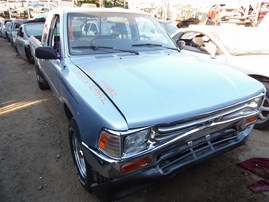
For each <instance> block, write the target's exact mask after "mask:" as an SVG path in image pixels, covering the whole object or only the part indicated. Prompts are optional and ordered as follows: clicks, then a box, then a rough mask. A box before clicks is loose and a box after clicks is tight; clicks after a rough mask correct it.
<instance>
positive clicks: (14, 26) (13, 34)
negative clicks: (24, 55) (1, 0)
mask: <svg viewBox="0 0 269 202" xmlns="http://www.w3.org/2000/svg"><path fill="white" fill-rule="evenodd" d="M24 22H25V20H12V24H11V27H10V31H9V33H8V34H9V35H8V37H9V41H10V42H11V45H12V46H15V40H16V37H17V32H18V30H19V27H20V26H21V24H23V23H24Z"/></svg>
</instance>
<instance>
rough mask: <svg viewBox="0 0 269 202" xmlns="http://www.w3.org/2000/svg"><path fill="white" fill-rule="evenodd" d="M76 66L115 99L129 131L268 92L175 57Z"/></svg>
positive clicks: (153, 55) (84, 61)
mask: <svg viewBox="0 0 269 202" xmlns="http://www.w3.org/2000/svg"><path fill="white" fill-rule="evenodd" d="M72 61H73V63H74V64H75V65H77V66H78V67H79V68H80V69H81V70H82V71H84V73H85V74H87V75H88V76H89V77H90V78H91V79H92V80H93V81H94V82H95V83H96V84H97V85H98V86H99V88H101V89H102V90H103V92H104V93H105V94H106V95H107V96H108V97H109V98H110V100H111V101H112V103H113V104H114V105H115V106H116V107H117V108H118V110H119V111H120V113H121V114H122V115H123V116H124V118H125V119H126V122H127V124H128V125H129V128H137V127H141V126H148V125H155V124H158V123H169V122H171V121H175V120H181V119H184V118H189V117H192V116H196V115H199V114H203V113H205V112H209V111H211V110H216V109H219V108H222V107H226V106H229V105H231V104H235V103H237V102H239V101H242V100H244V99H247V98H250V97H251V96H253V95H256V94H258V93H260V92H262V91H263V87H262V85H261V84H260V83H259V82H257V81H256V80H254V79H251V78H249V77H248V76H246V75H243V74H242V73H239V72H237V71H234V70H232V69H229V70H227V67H226V68H223V67H221V66H220V65H218V66H217V65H215V64H213V63H211V64H210V63H208V62H206V61H203V60H201V59H199V58H196V57H193V56H189V55H184V54H182V53H174V52H173V51H154V52H148V53H140V55H132V54H129V53H128V54H126V53H125V54H116V55H105V56H95V57H94V56H90V57H89V56H86V57H80V58H72Z"/></svg>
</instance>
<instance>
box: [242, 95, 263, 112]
mask: <svg viewBox="0 0 269 202" xmlns="http://www.w3.org/2000/svg"><path fill="white" fill-rule="evenodd" d="M263 100H264V96H259V97H255V98H254V99H252V100H250V101H249V102H248V104H247V106H246V107H245V108H244V109H243V110H242V112H241V114H242V115H248V114H249V113H253V111H254V110H259V108H260V107H261V105H262V103H263Z"/></svg>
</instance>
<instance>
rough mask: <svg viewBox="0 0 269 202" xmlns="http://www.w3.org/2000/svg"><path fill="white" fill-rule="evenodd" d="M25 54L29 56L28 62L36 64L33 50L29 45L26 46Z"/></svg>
mask: <svg viewBox="0 0 269 202" xmlns="http://www.w3.org/2000/svg"><path fill="white" fill-rule="evenodd" d="M25 55H26V58H27V60H28V62H29V63H31V64H34V62H35V59H34V57H33V56H32V54H31V50H30V48H29V47H28V48H25Z"/></svg>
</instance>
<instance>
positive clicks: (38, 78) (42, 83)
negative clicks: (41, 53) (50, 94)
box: [36, 65, 50, 90]
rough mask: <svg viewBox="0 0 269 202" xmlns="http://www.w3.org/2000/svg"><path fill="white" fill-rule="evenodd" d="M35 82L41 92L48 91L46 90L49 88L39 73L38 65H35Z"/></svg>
mask: <svg viewBox="0 0 269 202" xmlns="http://www.w3.org/2000/svg"><path fill="white" fill-rule="evenodd" d="M36 81H37V85H38V87H39V88H40V89H41V90H48V89H50V86H49V84H48V82H47V80H46V79H45V77H44V75H43V74H42V72H41V71H40V69H39V67H38V65H36Z"/></svg>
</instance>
